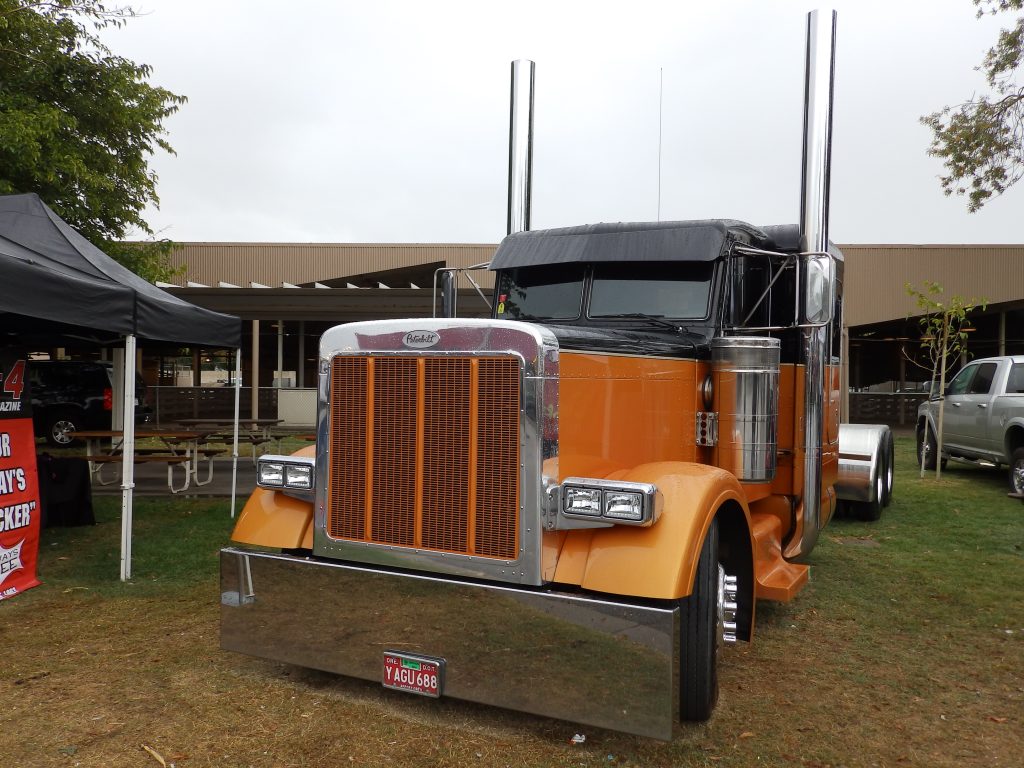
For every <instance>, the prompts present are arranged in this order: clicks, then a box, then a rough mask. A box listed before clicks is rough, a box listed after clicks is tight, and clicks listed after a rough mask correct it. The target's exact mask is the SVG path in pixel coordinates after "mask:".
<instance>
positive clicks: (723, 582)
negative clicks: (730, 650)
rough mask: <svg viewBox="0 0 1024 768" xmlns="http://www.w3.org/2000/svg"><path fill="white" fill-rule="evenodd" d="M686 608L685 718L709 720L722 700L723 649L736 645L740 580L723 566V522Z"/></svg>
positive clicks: (708, 544) (705, 552)
mask: <svg viewBox="0 0 1024 768" xmlns="http://www.w3.org/2000/svg"><path fill="white" fill-rule="evenodd" d="M680 608H681V613H682V631H681V637H680V642H681V645H682V649H681V651H680V659H679V665H680V675H679V718H680V720H684V721H686V720H690V721H701V720H707V719H708V718H709V717H711V713H712V711H713V710H714V708H715V703H716V702H717V701H718V650H719V648H720V647H721V645H722V644H723V643H724V642H735V640H736V579H735V578H734V577H730V576H727V575H726V573H725V570H724V569H723V568H722V566H721V565H720V564H719V562H718V520H717V519H716V520H714V521H712V523H711V527H710V528H709V529H708V535H707V537H706V538H705V539H704V545H703V546H702V547H701V550H700V560H699V561H698V562H697V575H696V578H695V579H694V584H693V593H692V594H691V595H690V596H689V597H686V598H683V599H682V600H681V601H680Z"/></svg>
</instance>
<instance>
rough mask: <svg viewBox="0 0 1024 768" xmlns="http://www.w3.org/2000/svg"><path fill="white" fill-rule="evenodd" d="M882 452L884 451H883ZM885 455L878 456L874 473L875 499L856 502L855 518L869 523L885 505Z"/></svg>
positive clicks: (878, 516) (880, 512)
mask: <svg viewBox="0 0 1024 768" xmlns="http://www.w3.org/2000/svg"><path fill="white" fill-rule="evenodd" d="M883 453H884V451H883ZM884 462H885V457H884V456H880V457H879V464H878V472H877V474H876V475H875V500H874V501H862V502H860V503H858V504H857V506H856V512H857V518H858V519H860V520H863V521H864V522H866V523H871V522H874V521H875V520H877V519H878V518H880V517H881V516H882V507H884V506H885V471H884Z"/></svg>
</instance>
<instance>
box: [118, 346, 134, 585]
mask: <svg viewBox="0 0 1024 768" xmlns="http://www.w3.org/2000/svg"><path fill="white" fill-rule="evenodd" d="M123 394H124V400H123V402H124V411H123V413H124V427H123V429H124V441H123V442H122V443H121V451H122V455H121V581H128V580H129V579H130V578H131V577H132V491H133V489H134V488H135V336H134V335H133V334H128V335H127V336H125V337H124V388H123Z"/></svg>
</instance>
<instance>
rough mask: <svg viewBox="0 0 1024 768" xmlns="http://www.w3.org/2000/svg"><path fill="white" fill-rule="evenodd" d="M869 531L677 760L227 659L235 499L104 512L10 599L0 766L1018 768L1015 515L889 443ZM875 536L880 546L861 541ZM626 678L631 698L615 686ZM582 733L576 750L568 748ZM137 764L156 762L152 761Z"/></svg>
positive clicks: (831, 535)
mask: <svg viewBox="0 0 1024 768" xmlns="http://www.w3.org/2000/svg"><path fill="white" fill-rule="evenodd" d="M899 453H900V457H899V459H900V460H899V467H898V477H897V489H896V500H895V502H894V504H893V506H892V507H890V508H888V509H887V510H886V511H885V513H884V514H883V517H882V520H881V521H879V522H878V523H872V524H866V523H859V522H852V521H848V520H842V519H840V520H837V521H834V522H833V523H832V525H831V527H830V529H829V531H828V534H827V535H826V536H823V537H822V539H821V542H820V543H819V546H818V548H817V549H816V550H815V552H814V553H813V555H812V581H811V584H810V585H809V586H808V587H807V588H806V589H805V590H804V592H803V593H802V594H801V595H800V596H799V597H798V598H797V599H796V600H795V601H793V602H792V603H789V604H785V605H781V604H770V603H761V604H759V605H758V629H757V636H756V638H755V642H754V643H752V644H749V645H748V644H740V646H738V647H736V648H731V649H727V650H726V652H725V654H724V659H723V661H722V667H721V684H722V692H721V699H720V702H719V706H718V710H717V711H716V714H715V716H714V717H713V719H712V720H711V721H710V722H709V723H707V724H704V725H697V726H681V727H680V728H679V729H678V730H677V734H676V738H675V740H674V741H673V742H672V743H670V744H664V743H661V742H656V741H651V740H647V739H643V738H637V737H632V736H625V735H622V734H617V733H613V732H609V731H602V730H599V729H593V728H585V727H581V726H576V725H574V724H571V723H564V722H561V721H557V720H550V719H545V718H538V717H532V716H529V715H523V714H518V713H514V712H507V711H504V710H500V709H495V708H490V707H481V706H478V705H472V704H466V703H462V702H457V701H451V700H440V701H432V700H425V699H420V698H417V697H412V696H406V695H402V694H400V693H396V692H392V691H385V690H383V689H381V688H380V687H379V686H377V685H374V684H370V683H366V682H362V681H357V680H351V679H345V678H338V677H335V676H331V675H327V674H322V673H317V672H312V671H308V670H303V669H299V668H295V667H290V666H287V665H282V664H275V663H271V662H266V661H261V660H258V659H252V658H248V657H244V656H239V655H236V654H231V653H227V652H223V651H221V650H220V649H219V645H218V642H219V641H218V632H219V605H218V586H217V579H216V552H217V549H218V548H219V546H220V545H221V544H222V543H224V541H226V538H227V532H228V530H229V522H228V520H227V511H226V505H224V504H218V503H204V504H200V503H198V502H195V501H188V500H174V501H173V502H159V501H155V500H154V501H149V500H146V501H143V502H140V503H139V504H138V505H137V509H136V515H135V519H136V524H137V525H136V531H137V534H136V543H135V551H136V569H135V578H134V580H133V582H132V583H130V584H127V585H122V584H120V583H119V582H118V581H117V570H118V569H117V542H118V533H119V523H118V520H117V507H116V503H110V504H109V505H108V504H106V502H104V503H103V504H101V506H100V508H99V509H98V510H97V515H98V519H99V521H100V522H99V525H97V526H96V527H95V528H90V529H75V530H70V531H67V530H58V531H47V532H45V534H44V537H43V545H42V569H41V571H42V577H43V579H44V580H45V582H46V583H45V584H44V586H42V587H39V588H38V589H35V590H32V591H31V592H29V593H26V594H25V595H22V596H20V597H18V598H17V599H15V600H12V601H10V602H6V603H0V619H2V622H0V644H2V648H3V654H2V656H0V701H3V702H4V706H3V707H2V708H0V756H3V757H4V758H6V760H5V764H8V765H17V766H104V767H106V766H133V767H135V766H154V767H155V766H159V765H160V762H159V759H158V757H159V758H161V759H163V760H164V762H165V763H166V764H168V765H170V764H171V763H172V762H173V763H174V764H175V765H176V766H178V767H179V768H192V767H193V766H195V767H198V766H260V767H262V766H282V767H283V766H344V765H371V766H427V765H431V766H434V765H436V766H465V765H481V766H581V765H582V766H607V765H651V766H669V765H672V766H750V765H756V764H760V765H779V766H786V765H793V766H871V765H879V766H902V765H907V766H921V765H924V766H1016V765H1019V764H1020V736H1021V734H1022V733H1024V677H1022V672H1021V670H1024V600H1022V598H1021V596H1022V595H1024V551H1022V547H1024V505H1022V504H1021V503H1020V502H1019V501H1014V500H1010V499H1007V498H1006V497H1005V490H1004V489H1003V484H1004V482H1005V479H1004V477H1003V474H1002V473H996V472H994V471H991V470H989V471H985V470H982V469H978V468H974V467H961V466H959V465H950V468H949V470H948V471H947V472H946V473H945V474H944V478H943V482H942V484H941V486H940V485H936V484H934V483H930V482H929V481H927V480H926V481H921V480H919V479H917V477H916V475H915V474H914V471H913V466H912V447H911V446H910V445H909V443H907V442H905V441H900V444H899ZM867 542H871V543H872V545H866V543H867ZM623 684H624V685H628V684H629V681H623ZM576 733H582V734H584V735H585V736H586V741H585V742H584V743H583V744H580V745H572V744H570V743H569V741H570V739H571V738H572V736H573V735H574V734H576ZM144 747H148V748H149V749H150V750H151V751H147V750H146V749H145V748H144Z"/></svg>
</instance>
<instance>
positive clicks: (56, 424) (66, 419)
mask: <svg viewBox="0 0 1024 768" xmlns="http://www.w3.org/2000/svg"><path fill="white" fill-rule="evenodd" d="M80 423H81V421H80V419H79V418H78V417H77V416H76V415H75V414H74V413H71V412H68V411H58V412H57V413H54V414H52V415H50V416H47V418H46V432H45V435H46V442H47V444H48V445H52V446H54V447H57V448H66V447H68V446H69V445H74V443H75V432H77V431H78V429H79V426H80Z"/></svg>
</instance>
